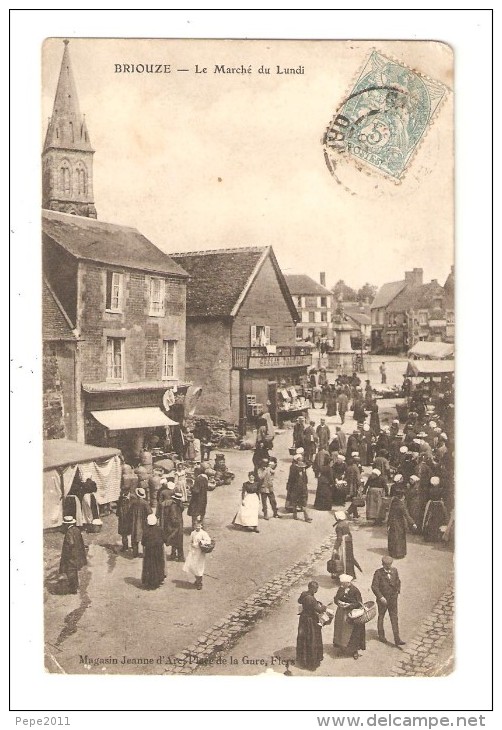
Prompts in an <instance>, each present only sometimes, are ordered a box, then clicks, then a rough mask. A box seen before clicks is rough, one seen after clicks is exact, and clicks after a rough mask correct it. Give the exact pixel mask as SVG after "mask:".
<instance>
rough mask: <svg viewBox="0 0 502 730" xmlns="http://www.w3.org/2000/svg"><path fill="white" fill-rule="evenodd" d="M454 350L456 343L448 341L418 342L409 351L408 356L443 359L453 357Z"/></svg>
mask: <svg viewBox="0 0 502 730" xmlns="http://www.w3.org/2000/svg"><path fill="white" fill-rule="evenodd" d="M454 352H455V347H454V345H452V344H450V343H448V342H417V343H416V344H414V345H413V347H412V348H411V350H410V351H409V352H408V357H409V356H410V355H415V357H425V358H431V359H432V360H442V359H443V358H446V357H453V353H454Z"/></svg>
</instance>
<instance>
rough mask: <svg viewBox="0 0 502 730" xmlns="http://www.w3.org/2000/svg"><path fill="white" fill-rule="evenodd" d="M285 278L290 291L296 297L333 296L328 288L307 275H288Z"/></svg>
mask: <svg viewBox="0 0 502 730" xmlns="http://www.w3.org/2000/svg"><path fill="white" fill-rule="evenodd" d="M284 278H285V279H286V284H287V285H288V287H289V291H290V292H291V294H294V295H295V296H299V295H300V294H303V295H307V296H308V295H309V294H310V295H315V296H321V297H327V296H332V294H333V292H331V291H330V290H329V289H328V288H327V287H325V286H323V285H322V284H318V283H317V281H315V280H314V279H311V278H310V276H307V275H306V274H287V275H285V276H284Z"/></svg>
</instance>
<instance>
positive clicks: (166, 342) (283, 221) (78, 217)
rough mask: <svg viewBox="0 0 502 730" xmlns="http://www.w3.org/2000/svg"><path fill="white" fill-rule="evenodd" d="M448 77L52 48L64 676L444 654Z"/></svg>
mask: <svg viewBox="0 0 502 730" xmlns="http://www.w3.org/2000/svg"><path fill="white" fill-rule="evenodd" d="M453 69H454V53H453V50H452V49H451V48H450V47H449V46H448V45H446V44H445V43H442V42H439V41H371V42H370V41H301V40H298V41H282V40H266V41H265V40H249V41H248V40H204V41H201V40H160V39H131V38H129V39H119V38H99V39H98V38H84V37H72V38H71V39H69V38H59V37H52V38H47V39H46V40H45V42H44V44H43V48H42V89H41V97H42V102H41V103H42V124H43V128H42V130H41V139H42V146H41V169H42V181H41V193H42V200H41V204H42V211H41V215H42V225H41V243H42V254H41V255H42V277H43V282H42V314H43V322H42V338H43V343H42V347H43V352H42V353H41V356H42V366H43V388H42V390H43V392H42V393H40V403H41V405H42V410H43V561H44V575H43V580H44V641H45V646H44V657H45V661H44V663H45V669H46V671H47V672H49V673H56V674H57V673H60V674H61V673H63V674H79V675H82V674H84V675H93V674H94V675H96V674H99V675H103V674H119V675H120V674H128V675H163V674H165V675H200V676H205V675H231V676H250V675H256V674H262V673H264V672H266V673H270V674H273V673H279V674H281V675H286V676H299V677H305V676H308V677H311V676H320V677H441V676H447V675H449V674H450V673H451V672H452V671H454V668H455V650H454V644H455V618H454V615H455V590H454V552H455V469H454V462H455V252H454V176H453V169H454V154H453V129H454V123H453V109H454V103H453V101H454V100H453ZM35 405H36V404H35Z"/></svg>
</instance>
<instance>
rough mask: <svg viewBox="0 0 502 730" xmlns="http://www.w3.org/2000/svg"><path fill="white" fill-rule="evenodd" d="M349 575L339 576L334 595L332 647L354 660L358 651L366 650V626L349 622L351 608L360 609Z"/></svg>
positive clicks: (357, 594)
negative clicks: (337, 587)
mask: <svg viewBox="0 0 502 730" xmlns="http://www.w3.org/2000/svg"><path fill="white" fill-rule="evenodd" d="M352 580H353V578H352V576H351V575H341V576H340V584H341V585H340V588H339V589H338V591H337V592H336V595H335V604H336V605H337V606H338V608H337V609H336V614H335V628H334V633H333V645H334V646H336V647H338V648H339V649H342V651H343V652H344V653H345V654H347V655H349V656H350V655H352V656H353V657H354V659H359V657H360V656H361V655H360V654H359V650H364V649H366V626H365V624H356V623H354V622H353V621H351V619H350V617H349V612H350V611H351V610H352V609H353V608H361V604H362V597H361V593H360V591H359V589H358V588H356V586H355V585H353V584H352Z"/></svg>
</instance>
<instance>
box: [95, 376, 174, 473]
mask: <svg viewBox="0 0 502 730" xmlns="http://www.w3.org/2000/svg"><path fill="white" fill-rule="evenodd" d="M188 389H189V384H182V385H177V386H173V387H172V388H168V389H166V383H160V384H159V385H156V384H154V383H148V384H141V383H129V384H121V387H120V388H119V387H112V386H110V385H109V384H101V383H98V384H85V385H84V386H83V391H84V396H85V411H84V417H85V418H84V424H85V439H86V442H87V443H89V444H94V445H96V446H106V447H114V448H116V449H120V451H121V452H122V454H123V456H124V459H125V461H126V462H127V463H129V464H132V465H135V464H137V463H138V462H139V460H140V455H141V452H142V450H143V449H144V448H146V449H148V450H149V451H152V450H160V451H162V452H171V451H177V446H178V441H179V440H180V439H182V436H181V428H182V426H183V422H184V418H185V406H186V400H187V391H188Z"/></svg>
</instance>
